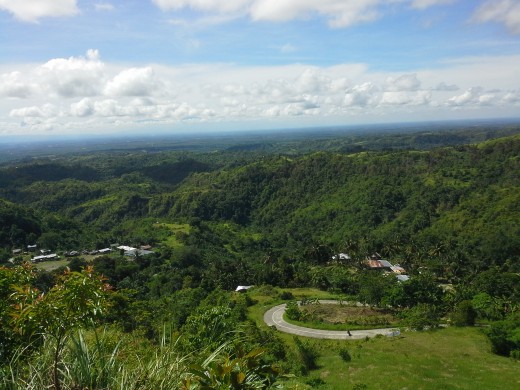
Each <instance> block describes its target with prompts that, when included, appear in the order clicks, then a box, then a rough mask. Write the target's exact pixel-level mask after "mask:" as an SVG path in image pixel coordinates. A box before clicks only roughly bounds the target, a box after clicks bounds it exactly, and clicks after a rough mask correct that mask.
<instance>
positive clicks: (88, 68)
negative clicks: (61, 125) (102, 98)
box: [36, 50, 104, 97]
mask: <svg viewBox="0 0 520 390" xmlns="http://www.w3.org/2000/svg"><path fill="white" fill-rule="evenodd" d="M36 73H37V75H38V77H39V79H40V83H42V87H43V88H46V89H47V90H48V92H49V93H51V94H57V95H59V96H62V97H75V96H92V95H96V94H98V93H99V92H100V89H101V86H102V83H103V81H104V80H103V78H104V65H103V63H102V62H101V61H100V59H99V52H98V51H97V50H89V51H87V56H86V57H69V58H56V59H53V60H50V61H48V62H46V63H45V64H43V65H42V66H41V67H39V68H38V69H37V71H36Z"/></svg>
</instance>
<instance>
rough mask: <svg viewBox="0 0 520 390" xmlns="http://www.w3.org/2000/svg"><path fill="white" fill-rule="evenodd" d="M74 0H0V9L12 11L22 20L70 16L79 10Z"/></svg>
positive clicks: (31, 20) (35, 20) (30, 20)
mask: <svg viewBox="0 0 520 390" xmlns="http://www.w3.org/2000/svg"><path fill="white" fill-rule="evenodd" d="M76 3H77V1H76V0H0V10H4V11H8V12H10V13H12V14H13V15H14V16H15V17H16V18H17V19H19V20H21V21H23V22H33V23H34V22H37V21H38V20H39V19H41V18H45V17H57V16H72V15H76V14H77V13H78V12H79V10H78V8H77V5H76Z"/></svg>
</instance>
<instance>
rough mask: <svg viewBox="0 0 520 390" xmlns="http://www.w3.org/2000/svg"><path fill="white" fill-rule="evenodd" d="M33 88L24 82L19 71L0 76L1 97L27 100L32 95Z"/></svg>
mask: <svg viewBox="0 0 520 390" xmlns="http://www.w3.org/2000/svg"><path fill="white" fill-rule="evenodd" d="M31 92H32V87H31V86H30V85H29V84H27V83H26V82H24V81H23V80H22V74H21V73H20V72H18V71H15V72H11V73H6V74H2V75H0V96H5V97H10V98H27V97H29V96H30V95H31Z"/></svg>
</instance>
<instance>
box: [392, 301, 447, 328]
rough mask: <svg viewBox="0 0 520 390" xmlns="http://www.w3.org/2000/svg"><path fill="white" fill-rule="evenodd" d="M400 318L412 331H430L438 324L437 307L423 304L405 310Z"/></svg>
mask: <svg viewBox="0 0 520 390" xmlns="http://www.w3.org/2000/svg"><path fill="white" fill-rule="evenodd" d="M401 316H402V318H403V323H404V325H405V326H407V327H408V328H410V329H413V330H424V329H432V328H436V327H438V326H439V324H440V315H439V313H438V309H437V307H435V306H434V305H428V304H425V303H422V304H419V305H417V306H414V307H412V308H410V309H405V310H404V311H403V312H402V314H401Z"/></svg>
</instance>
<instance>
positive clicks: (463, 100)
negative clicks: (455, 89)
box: [447, 87, 498, 107]
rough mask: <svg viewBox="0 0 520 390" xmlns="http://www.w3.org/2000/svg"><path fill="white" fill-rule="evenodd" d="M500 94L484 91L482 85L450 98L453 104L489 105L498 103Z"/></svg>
mask: <svg viewBox="0 0 520 390" xmlns="http://www.w3.org/2000/svg"><path fill="white" fill-rule="evenodd" d="M497 100H498V96H497V94H496V93H490V92H484V91H483V89H482V88H481V87H473V88H469V89H467V90H466V91H465V92H464V93H462V94H461V95H456V96H453V97H451V98H450V99H448V102H447V103H448V105H451V106H459V107H460V106H489V105H492V104H493V103H496V101H497Z"/></svg>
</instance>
